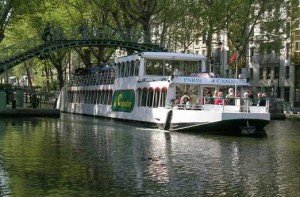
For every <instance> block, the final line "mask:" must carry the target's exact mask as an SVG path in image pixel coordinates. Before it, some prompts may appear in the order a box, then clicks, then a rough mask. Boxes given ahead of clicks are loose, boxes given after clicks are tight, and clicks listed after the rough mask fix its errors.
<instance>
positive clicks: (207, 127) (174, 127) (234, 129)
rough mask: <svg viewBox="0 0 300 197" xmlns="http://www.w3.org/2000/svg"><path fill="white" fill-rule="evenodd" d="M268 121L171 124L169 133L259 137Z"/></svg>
mask: <svg viewBox="0 0 300 197" xmlns="http://www.w3.org/2000/svg"><path fill="white" fill-rule="evenodd" d="M269 122H270V121H269V120H263V119H232V120H222V121H216V122H207V123H181V124H171V126H170V131H186V132H202V133H216V134H226V135H260V134H264V133H265V127H266V125H268V124H269Z"/></svg>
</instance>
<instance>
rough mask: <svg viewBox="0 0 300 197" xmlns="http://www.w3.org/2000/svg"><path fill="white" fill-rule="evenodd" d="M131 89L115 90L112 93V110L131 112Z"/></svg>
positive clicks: (133, 99) (132, 101) (133, 97)
mask: <svg viewBox="0 0 300 197" xmlns="http://www.w3.org/2000/svg"><path fill="white" fill-rule="evenodd" d="M134 101H135V94H134V91H133V90H116V91H115V92H114V95H113V103H112V111H122V112H131V111H132V110H133V107H134Z"/></svg>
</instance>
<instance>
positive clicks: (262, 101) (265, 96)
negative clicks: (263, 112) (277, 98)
mask: <svg viewBox="0 0 300 197" xmlns="http://www.w3.org/2000/svg"><path fill="white" fill-rule="evenodd" d="M266 99H267V94H266V93H262V95H261V99H260V100H259V106H266V102H267V100H266Z"/></svg>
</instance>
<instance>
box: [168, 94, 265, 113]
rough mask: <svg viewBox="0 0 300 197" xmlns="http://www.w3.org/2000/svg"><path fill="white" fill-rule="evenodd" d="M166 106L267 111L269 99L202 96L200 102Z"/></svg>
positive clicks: (225, 110)
mask: <svg viewBox="0 0 300 197" xmlns="http://www.w3.org/2000/svg"><path fill="white" fill-rule="evenodd" d="M217 99H218V101H217ZM167 108H172V109H174V110H203V111H216V112H239V113H240V112H242V113H269V109H270V99H249V98H240V97H237V98H212V97H204V98H203V102H202V104H198V103H196V104H170V105H168V106H167Z"/></svg>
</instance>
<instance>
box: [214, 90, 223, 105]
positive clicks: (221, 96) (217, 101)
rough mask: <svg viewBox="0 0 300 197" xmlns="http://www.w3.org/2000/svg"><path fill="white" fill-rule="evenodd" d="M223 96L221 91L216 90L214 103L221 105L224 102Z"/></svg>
mask: <svg viewBox="0 0 300 197" xmlns="http://www.w3.org/2000/svg"><path fill="white" fill-rule="evenodd" d="M223 97H224V95H223V92H218V95H217V97H216V98H215V105H223V104H224V98H223Z"/></svg>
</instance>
